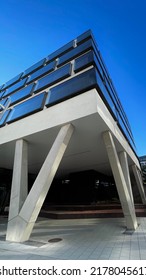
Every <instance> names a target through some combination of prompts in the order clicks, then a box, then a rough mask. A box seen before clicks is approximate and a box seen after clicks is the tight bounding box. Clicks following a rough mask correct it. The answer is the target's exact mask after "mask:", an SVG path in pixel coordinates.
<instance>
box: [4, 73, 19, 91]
mask: <svg viewBox="0 0 146 280" xmlns="http://www.w3.org/2000/svg"><path fill="white" fill-rule="evenodd" d="M22 74H23V73H20V74H19V75H17V76H16V77H14V78H13V79H11V80H9V81H8V82H6V84H5V85H4V87H3V89H4V88H7V87H9V86H11V85H13V84H15V83H16V82H18V81H19V80H20V78H21V76H22Z"/></svg>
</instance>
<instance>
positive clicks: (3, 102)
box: [0, 99, 7, 111]
mask: <svg viewBox="0 0 146 280" xmlns="http://www.w3.org/2000/svg"><path fill="white" fill-rule="evenodd" d="M6 100H7V99H3V100H0V111H2V110H3V107H2V106H5V103H6ZM1 105H2V106H1Z"/></svg>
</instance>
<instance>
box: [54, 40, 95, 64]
mask: <svg viewBox="0 0 146 280" xmlns="http://www.w3.org/2000/svg"><path fill="white" fill-rule="evenodd" d="M92 48H93V43H92V40H91V39H90V40H88V41H86V42H84V43H83V44H81V45H80V46H78V47H76V48H74V49H73V50H71V51H69V52H67V53H66V54H64V55H62V56H61V57H60V58H59V62H58V66H61V65H62V64H64V63H66V62H68V61H70V60H71V59H73V58H75V57H76V56H78V55H81V54H82V53H84V52H85V51H88V50H89V49H92Z"/></svg>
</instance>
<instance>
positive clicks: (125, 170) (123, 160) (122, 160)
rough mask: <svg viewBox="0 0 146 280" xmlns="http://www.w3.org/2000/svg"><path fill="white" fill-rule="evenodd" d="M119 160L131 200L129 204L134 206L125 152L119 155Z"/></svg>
mask: <svg viewBox="0 0 146 280" xmlns="http://www.w3.org/2000/svg"><path fill="white" fill-rule="evenodd" d="M119 160H120V163H121V168H122V171H123V174H124V178H125V181H126V185H127V188H128V191H129V195H130V198H131V202H132V204H133V206H134V199H133V192H132V186H131V180H130V173H129V166H128V159H127V154H126V152H125V151H122V152H120V153H119Z"/></svg>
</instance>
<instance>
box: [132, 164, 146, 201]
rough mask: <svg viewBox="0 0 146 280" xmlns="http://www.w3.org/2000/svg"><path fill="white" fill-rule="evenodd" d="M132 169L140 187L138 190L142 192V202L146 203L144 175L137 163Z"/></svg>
mask: <svg viewBox="0 0 146 280" xmlns="http://www.w3.org/2000/svg"><path fill="white" fill-rule="evenodd" d="M132 170H133V173H134V176H135V180H136V183H137V187H138V190H139V193H140V197H141V200H142V203H143V204H146V196H145V191H144V187H143V181H142V176H141V173H140V170H139V169H138V168H137V166H136V165H135V164H134V165H132Z"/></svg>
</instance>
